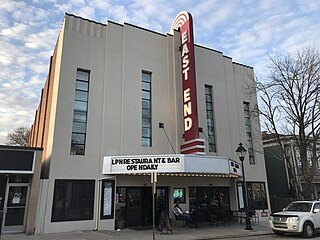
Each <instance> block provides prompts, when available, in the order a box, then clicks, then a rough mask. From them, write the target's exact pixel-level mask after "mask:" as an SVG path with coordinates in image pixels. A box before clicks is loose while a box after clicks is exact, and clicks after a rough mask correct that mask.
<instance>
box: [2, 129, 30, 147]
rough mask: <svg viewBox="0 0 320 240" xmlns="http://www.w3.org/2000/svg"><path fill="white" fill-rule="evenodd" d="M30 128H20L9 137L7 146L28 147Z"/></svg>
mask: <svg viewBox="0 0 320 240" xmlns="http://www.w3.org/2000/svg"><path fill="white" fill-rule="evenodd" d="M29 135H30V128H27V127H18V128H16V129H14V130H13V131H11V132H9V133H8V135H7V142H6V143H7V144H8V145H12V146H28V140H29Z"/></svg>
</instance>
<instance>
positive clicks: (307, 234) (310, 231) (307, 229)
mask: <svg viewBox="0 0 320 240" xmlns="http://www.w3.org/2000/svg"><path fill="white" fill-rule="evenodd" d="M313 235H314V227H313V224H312V223H311V222H306V223H305V224H304V225H303V232H302V236H303V237H304V238H311V237H313Z"/></svg>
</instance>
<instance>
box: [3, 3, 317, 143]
mask: <svg viewBox="0 0 320 240" xmlns="http://www.w3.org/2000/svg"><path fill="white" fill-rule="evenodd" d="M182 10H185V11H188V12H190V13H191V14H192V16H193V20H194V35H195V36H194V37H195V43H196V44H199V45H203V46H206V47H209V48H213V49H215V50H219V51H222V52H223V53H224V55H227V56H229V57H232V59H233V61H235V62H239V63H242V64H245V65H249V66H252V67H254V70H255V73H256V74H257V75H258V76H263V75H264V73H265V72H266V71H267V68H266V66H267V64H268V59H269V57H268V54H269V55H274V54H275V53H276V52H280V53H294V52H296V50H297V49H301V48H303V47H307V46H316V47H319V39H320V1H318V0H262V1H259V0H221V1H220V0H203V1H201V0H197V1H196V0H183V1H182V0H178V1H174V0H133V1H130V0H128V1H125V0H25V1H22V0H20V1H16V0H1V1H0V144H4V143H5V138H6V136H7V133H8V131H11V130H12V129H14V128H17V127H20V126H27V127H30V126H31V124H32V123H33V120H34V114H35V110H36V108H37V106H38V103H39V98H40V94H41V89H42V87H43V85H44V82H45V79H46V76H47V73H48V64H49V59H50V56H51V55H52V53H53V49H54V46H55V43H56V40H57V37H58V33H59V30H60V27H61V23H62V21H63V17H64V13H65V12H68V13H71V14H75V15H78V16H81V17H83V18H89V19H92V20H94V21H97V22H101V23H106V22H107V20H112V21H115V22H118V23H121V24H123V23H124V22H128V23H131V24H134V25H138V26H140V27H143V28H147V29H151V30H154V31H157V32H160V33H163V34H166V33H168V32H169V31H170V26H171V23H172V21H173V19H174V18H175V16H176V15H177V14H178V13H179V12H180V11H182Z"/></svg>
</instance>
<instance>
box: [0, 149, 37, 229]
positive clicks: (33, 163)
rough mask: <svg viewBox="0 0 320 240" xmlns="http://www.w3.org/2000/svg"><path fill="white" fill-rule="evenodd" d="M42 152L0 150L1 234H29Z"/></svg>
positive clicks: (34, 207) (32, 225)
mask: <svg viewBox="0 0 320 240" xmlns="http://www.w3.org/2000/svg"><path fill="white" fill-rule="evenodd" d="M41 156H42V149H40V148H26V147H15V146H14V147H13V146H0V214H1V216H0V220H1V221H0V226H1V227H0V229H1V234H6V233H27V234H33V232H34V223H35V214H36V206H37V199H38V192H39V183H40V170H41Z"/></svg>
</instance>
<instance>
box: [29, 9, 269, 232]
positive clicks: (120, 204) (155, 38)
mask: <svg viewBox="0 0 320 240" xmlns="http://www.w3.org/2000/svg"><path fill="white" fill-rule="evenodd" d="M250 76H253V69H252V68H251V67H248V66H245V65H242V64H239V63H235V62H232V59H231V58H230V57H227V56H224V55H223V54H222V53H221V52H219V51H216V50H213V49H208V48H206V47H203V46H199V45H195V44H194V42H193V29H192V16H191V14H189V13H187V12H182V13H180V14H178V16H177V18H176V19H175V20H174V21H173V25H172V29H171V33H170V34H167V35H164V34H160V33H156V32H153V31H150V30H148V29H143V28H140V27H137V26H134V25H131V24H128V23H125V24H124V25H121V24H118V23H114V22H111V21H108V22H107V24H102V23H97V22H94V21H91V20H88V19H83V18H81V17H78V16H74V15H70V14H66V15H65V18H64V21H63V24H62V29H61V32H60V34H59V38H58V40H57V45H56V47H55V50H54V54H53V56H52V58H51V61H50V70H49V74H48V78H47V81H46V83H45V86H44V89H43V91H42V95H41V96H42V97H41V101H40V104H39V108H38V109H37V112H36V118H35V121H34V124H33V126H32V135H31V139H30V144H31V145H32V146H38V147H43V148H44V154H43V171H42V180H41V184H40V205H39V211H38V214H37V226H36V230H35V232H36V233H50V232H62V231H76V230H92V229H101V230H102V229H107V230H114V229H118V228H123V227H139V226H146V225H151V221H152V200H151V199H152V188H151V186H152V184H151V176H154V177H155V175H154V174H155V173H156V174H157V182H156V186H157V187H156V215H157V216H156V219H158V216H159V212H160V211H161V210H166V211H167V213H168V214H169V215H170V216H171V217H172V208H173V206H174V203H175V202H179V204H180V206H181V207H182V208H183V209H184V210H185V211H186V210H188V211H191V210H192V209H195V208H201V209H202V210H204V212H208V214H207V215H206V216H205V218H206V220H210V219H211V218H212V217H214V214H215V212H216V209H217V208H220V209H221V208H223V209H225V210H226V211H229V210H239V209H241V208H242V207H243V197H242V196H243V195H242V194H241V189H242V186H241V180H242V172H241V167H240V162H239V158H238V156H237V154H236V153H235V150H236V148H237V146H238V144H239V143H240V142H242V143H244V146H245V147H246V148H247V149H248V154H247V156H246V159H245V162H244V163H245V169H246V171H245V172H246V180H247V181H248V184H249V185H250V184H251V185H250V186H252V188H251V190H252V191H251V192H250V194H249V196H250V197H251V202H250V203H251V206H260V205H259V204H258V201H263V203H264V204H263V206H262V205H261V206H260V207H258V208H256V207H255V210H258V212H259V216H260V217H261V220H265V221H266V220H267V217H266V216H265V213H264V215H263V216H262V215H261V214H260V213H261V212H262V211H263V212H267V213H268V198H267V196H268V194H267V192H268V189H267V185H266V173H265V165H264V157H263V153H262V150H261V146H262V144H261V133H260V125H259V121H258V116H256V115H251V114H250V111H251V110H252V109H254V107H255V106H256V104H257V100H256V95H251V96H248V95H246V94H245V93H244V91H243V90H244V89H245V87H247V86H248V85H250V84H251V85H253V86H255V85H254V84H255V83H254V82H253V81H252V78H251V77H250ZM153 179H154V178H153ZM256 186H259V189H257V188H256ZM261 186H262V187H261ZM251 193H252V194H251ZM259 199H260V200H259ZM261 199H263V200H261Z"/></svg>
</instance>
